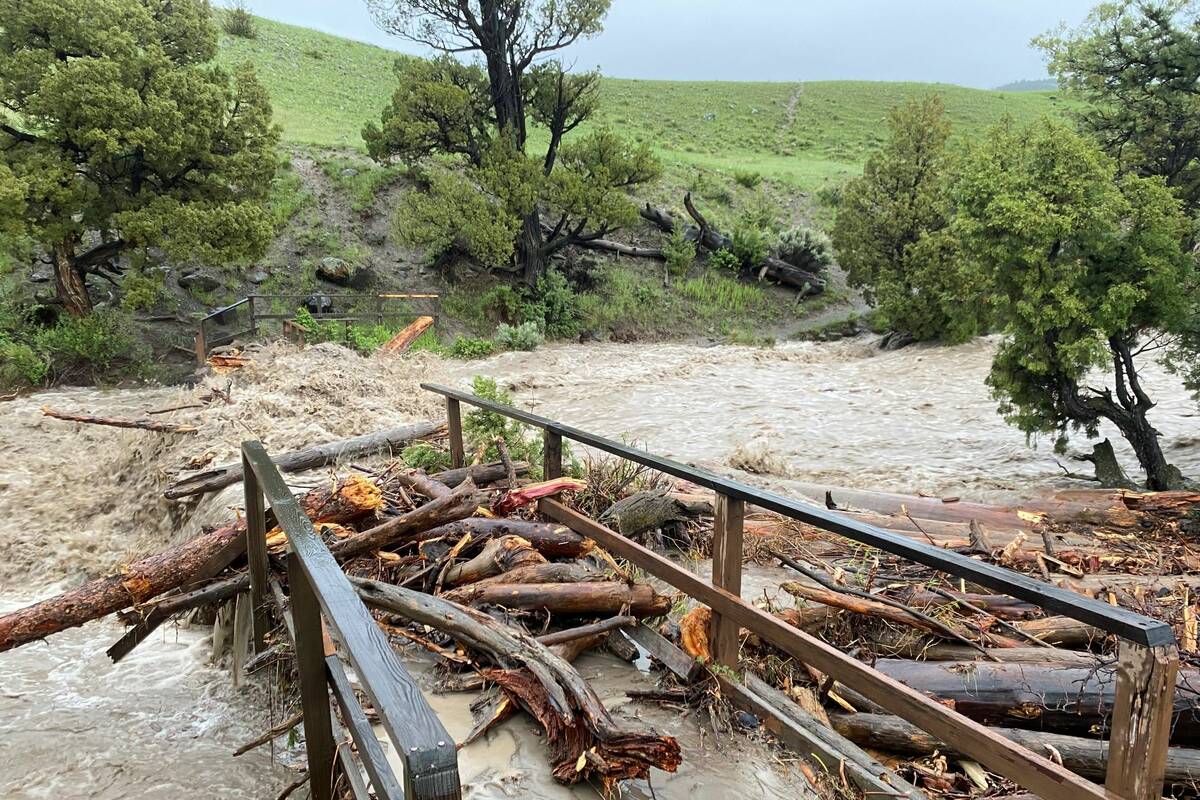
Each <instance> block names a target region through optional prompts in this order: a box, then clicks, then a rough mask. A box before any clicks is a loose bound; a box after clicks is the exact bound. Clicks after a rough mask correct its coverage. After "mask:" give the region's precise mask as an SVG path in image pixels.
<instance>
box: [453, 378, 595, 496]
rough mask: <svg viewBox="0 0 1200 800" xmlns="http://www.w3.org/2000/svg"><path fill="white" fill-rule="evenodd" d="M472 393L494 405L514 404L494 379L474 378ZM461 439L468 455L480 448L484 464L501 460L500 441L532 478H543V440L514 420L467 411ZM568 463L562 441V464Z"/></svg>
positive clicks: (566, 450)
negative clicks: (524, 463)
mask: <svg viewBox="0 0 1200 800" xmlns="http://www.w3.org/2000/svg"><path fill="white" fill-rule="evenodd" d="M471 391H472V392H474V393H475V394H476V395H477V396H479V397H482V398H484V399H487V400H491V401H493V402H496V403H502V404H504V405H506V406H511V405H512V404H513V399H512V395H510V394H509V393H508V392H506V391H504V390H503V389H501V388H500V387H499V386H498V385H497V384H496V381H495V379H494V378H485V377H483V376H482V375H476V376H475V378H474V379H473V380H472V381H471ZM463 438H464V440H465V444H466V447H467V450H468V452H478V451H479V450H480V449H481V448H482V449H483V460H484V461H496V460H498V459H499V458H500V451H499V449H498V448H497V447H496V439H503V440H504V443H505V445H506V446H507V447H508V454H509V456H511V457H512V459H513V460H514V461H525V462H527V463H528V464H529V473H530V475H531V476H532V477H533V478H534V479H540V478H541V477H542V437H541V435H539V434H536V433H533V432H531V431H530V429H529V428H528V427H526V426H524V425H522V424H521V423H519V422H517V421H516V420H512V419H509V418H508V417H505V416H503V415H501V414H497V413H495V412H493V411H484V410H483V409H476V410H474V411H470V412H468V413H467V415H466V416H465V417H463ZM571 460H572V459H571V449H570V448H569V447H568V446H567V443H566V442H563V463H564V464H568V463H571Z"/></svg>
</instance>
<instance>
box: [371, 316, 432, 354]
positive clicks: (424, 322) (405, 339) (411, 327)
mask: <svg viewBox="0 0 1200 800" xmlns="http://www.w3.org/2000/svg"><path fill="white" fill-rule="evenodd" d="M432 327H433V317H417V318H416V319H414V320H413V321H412V322H410V323H409V324H408V325H407V326H405V327H404V328H403V329H402V330H401V331H400V332H399V333H397V334H396V335H395V336H393V337H392V338H391V339H388V340H387V342H385V343H384V345H383V347H380V348H379V352H381V353H392V354H396V353H403V352H405V351H406V350H408V348H410V347H412V346H413V342H415V341H416V340H417V339H420V338H421V334H423V333H424V332H425V331H427V330H429V329H430V328H432Z"/></svg>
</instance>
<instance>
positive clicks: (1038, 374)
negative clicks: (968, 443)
mask: <svg viewBox="0 0 1200 800" xmlns="http://www.w3.org/2000/svg"><path fill="white" fill-rule="evenodd" d="M953 200H954V205H955V208H956V210H957V214H956V217H955V220H954V231H955V234H956V236H957V238H958V239H959V241H960V243H961V246H962V248H963V249H964V250H966V251H968V252H970V253H971V254H972V259H973V262H974V263H975V264H976V265H977V266H978V267H979V269H980V270H981V272H982V277H983V279H984V280H985V281H986V283H987V286H988V288H989V295H990V298H991V300H992V301H993V302H994V303H995V305H996V310H997V312H998V316H999V318H1000V319H1001V320H1003V321H1004V324H1005V331H1006V334H1007V335H1006V337H1005V339H1004V341H1003V343H1002V344H1001V345H1000V349H999V351H998V352H997V355H996V357H995V360H994V361H993V364H992V369H991V373H990V375H989V377H988V383H989V385H990V386H991V388H992V391H993V394H994V396H995V397H996V398H997V399H998V400H999V402H1000V411H1001V413H1002V414H1003V415H1004V416H1005V418H1006V419H1007V420H1008V421H1009V422H1010V423H1011V424H1013V425H1016V426H1017V427H1019V428H1020V429H1021V430H1023V431H1025V432H1026V433H1028V434H1031V435H1036V434H1052V435H1056V436H1058V437H1059V438H1060V442H1064V441H1065V437H1066V435H1067V434H1069V433H1070V432H1071V431H1072V430H1082V431H1084V432H1086V434H1087V435H1088V436H1094V435H1096V433H1097V432H1098V430H1097V429H1098V426H1099V424H1100V423H1101V421H1103V420H1107V421H1108V422H1110V423H1112V424H1113V425H1114V426H1115V427H1116V428H1117V429H1118V430H1119V431H1120V432H1121V435H1122V436H1123V437H1124V438H1125V439H1126V440H1127V441H1128V442H1129V444H1130V445H1131V446H1132V448H1133V450H1134V453H1135V454H1136V455H1137V459H1138V461H1139V463H1140V464H1141V466H1142V468H1143V470H1144V471H1145V474H1146V485H1147V486H1148V487H1149V488H1150V489H1154V490H1161V489H1170V488H1176V487H1178V486H1180V485H1181V484H1182V483H1183V479H1182V476H1181V475H1180V473H1179V470H1178V469H1176V468H1175V467H1174V466H1172V465H1171V464H1169V463H1168V462H1167V460H1166V458H1165V457H1164V455H1163V451H1162V448H1161V446H1160V444H1159V441H1158V432H1157V431H1156V430H1155V429H1154V427H1153V425H1152V424H1151V423H1150V420H1149V418H1148V414H1149V412H1150V411H1151V409H1153V408H1154V401H1153V399H1152V396H1151V389H1150V388H1149V387H1147V386H1146V385H1145V384H1144V383H1143V380H1142V374H1141V369H1142V364H1143V362H1144V359H1145V358H1147V357H1148V356H1149V354H1151V353H1153V352H1155V351H1158V352H1159V353H1162V352H1164V350H1163V348H1164V347H1165V346H1167V345H1169V344H1170V343H1171V342H1172V341H1173V340H1175V339H1177V338H1178V337H1179V335H1180V334H1181V333H1184V332H1186V330H1187V329H1188V325H1189V319H1190V318H1192V314H1193V312H1194V310H1195V308H1196V302H1197V284H1196V273H1195V268H1194V265H1193V263H1192V261H1191V258H1190V256H1189V254H1188V253H1187V252H1186V250H1185V248H1184V246H1183V243H1184V240H1185V239H1186V236H1187V229H1188V225H1187V221H1186V217H1185V216H1184V214H1183V213H1182V210H1181V208H1180V202H1179V200H1178V199H1177V198H1176V197H1174V196H1173V195H1172V193H1171V191H1170V190H1169V189H1168V188H1167V186H1166V185H1165V183H1164V181H1163V179H1162V178H1158V177H1154V178H1145V177H1138V176H1134V175H1119V174H1118V168H1117V164H1116V162H1115V161H1114V160H1113V159H1112V158H1110V157H1108V156H1107V155H1105V154H1104V153H1103V152H1102V151H1101V150H1100V149H1099V148H1098V146H1097V145H1095V144H1094V143H1092V142H1091V141H1089V140H1088V139H1086V138H1085V137H1083V136H1081V135H1079V134H1077V133H1075V132H1074V131H1072V130H1071V129H1070V128H1068V127H1066V126H1063V125H1061V124H1059V123H1055V122H1051V121H1049V120H1043V121H1041V122H1038V123H1035V124H1034V125H1032V126H1029V127H1028V128H1025V129H1020V130H1017V129H1014V128H1012V127H1011V126H1002V127H1000V128H997V129H996V130H995V131H993V132H992V133H991V134H990V135H989V137H988V138H987V139H986V140H985V141H984V142H983V143H981V144H980V145H979V146H977V147H976V148H974V150H973V151H972V152H971V154H970V155H969V156H968V157H966V158H965V159H964V161H963V164H962V167H961V170H960V175H959V178H958V180H957V181H956V183H955V186H954V189H953ZM1191 363H1192V364H1195V362H1194V361H1192V362H1191Z"/></svg>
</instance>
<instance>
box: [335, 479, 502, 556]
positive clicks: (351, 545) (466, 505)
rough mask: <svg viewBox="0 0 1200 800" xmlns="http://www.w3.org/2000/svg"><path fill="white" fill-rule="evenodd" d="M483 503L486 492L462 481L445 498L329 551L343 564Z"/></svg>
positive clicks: (463, 514)
mask: <svg viewBox="0 0 1200 800" xmlns="http://www.w3.org/2000/svg"><path fill="white" fill-rule="evenodd" d="M486 502H487V495H486V493H483V492H480V491H478V490H477V489H476V488H475V484H473V483H471V482H470V481H464V482H463V484H462V485H461V486H459V487H458V488H457V489H455V490H454V491H453V492H451V493H450V494H448V495H445V496H444V497H439V498H438V499H436V500H431V501H429V502H428V503H426V504H425V505H423V506H418V507H417V508H415V509H413V510H412V511H410V512H408V513H407V514H402V515H401V516H399V517H393V518H392V519H389V520H388V521H387V522H384V523H382V524H380V525H376V526H375V527H374V528H370V529H368V530H365V531H363V532H362V533H359V534H357V535H355V536H351V537H350V538H348V539H342V540H341V541H338V542H335V543H333V544H332V545H330V547H329V552H331V553H333V555H334V557H335V558H337V559H338V560H339V561H344V560H346V559H348V558H351V557H353V556H356V555H360V554H362V553H366V552H368V551H370V550H379V549H380V548H383V547H387V546H389V545H394V544H396V543H398V542H409V541H414V538H413V537H414V535H417V536H419V535H420V534H422V533H424V532H425V531H427V530H428V529H429V528H431V527H434V526H437V525H442V524H444V523H447V522H453V521H454V520H459V519H463V518H464V517H469V516H470V515H471V514H474V513H475V511H476V509H478V508H479V506H480V504H481V503H486Z"/></svg>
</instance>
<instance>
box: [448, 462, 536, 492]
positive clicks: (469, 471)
mask: <svg viewBox="0 0 1200 800" xmlns="http://www.w3.org/2000/svg"><path fill="white" fill-rule="evenodd" d="M513 469H514V470H515V471H516V473H517V474H518V475H527V474H528V473H529V464H528V463H527V462H525V461H514V462H513ZM429 477H430V478H432V479H433V480H435V481H437V482H438V483H443V484H445V485H446V486H458V485H459V484H460V483H462V482H463V481H465V480H466V479H467V478H470V479H471V480H472V481H474V482H475V485H476V486H484V485H486V484H489V483H495V482H496V481H502V480H505V479H506V478H507V477H508V469H507V467H506V466H505V465H504V464H503V463H501V462H499V461H493V462H491V463H489V464H472V465H471V466H469V467H458V468H456V469H448V470H445V471H444V472H435V473H434V474H432V475H430V476H429Z"/></svg>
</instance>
